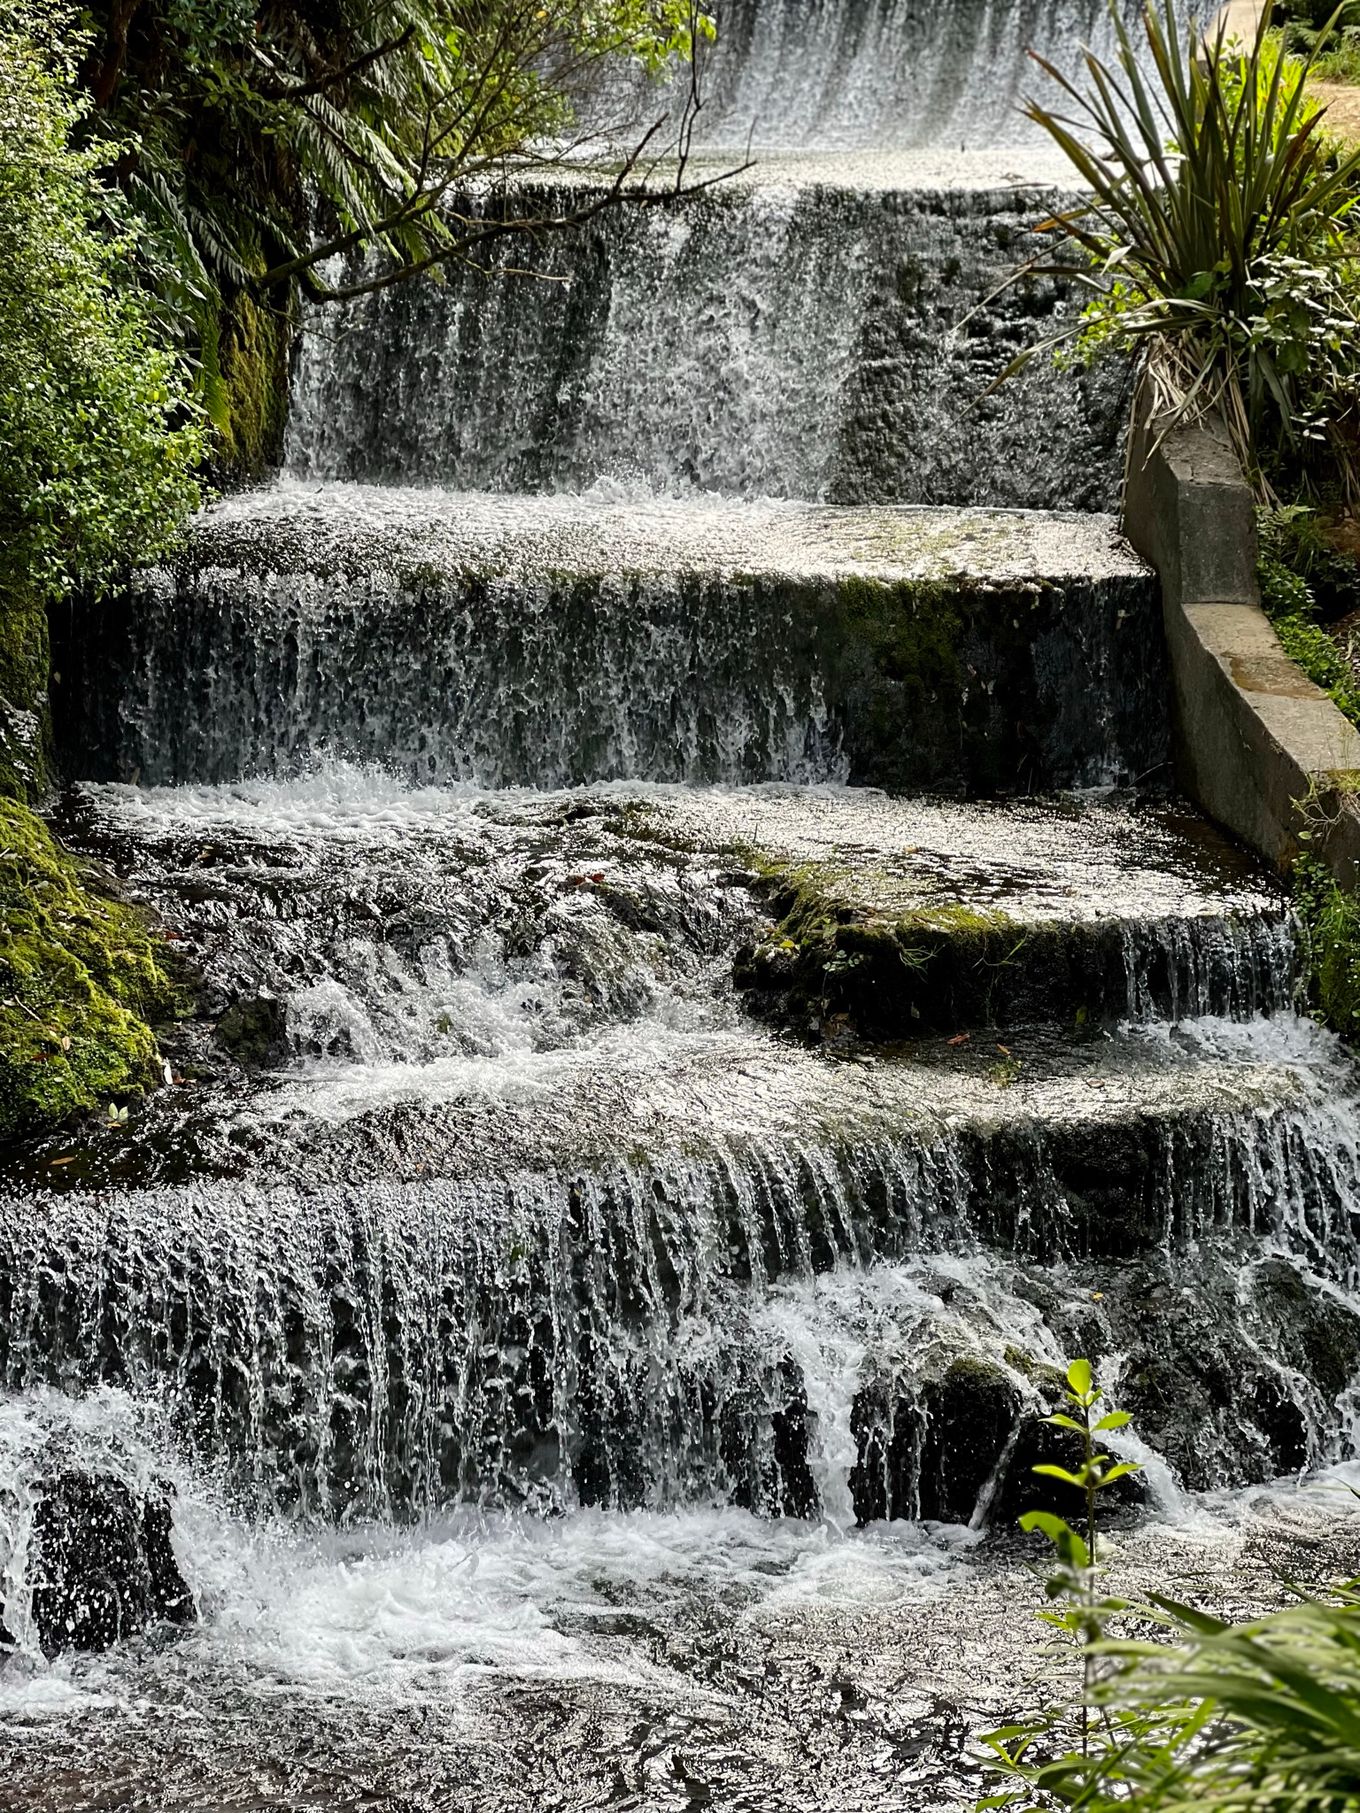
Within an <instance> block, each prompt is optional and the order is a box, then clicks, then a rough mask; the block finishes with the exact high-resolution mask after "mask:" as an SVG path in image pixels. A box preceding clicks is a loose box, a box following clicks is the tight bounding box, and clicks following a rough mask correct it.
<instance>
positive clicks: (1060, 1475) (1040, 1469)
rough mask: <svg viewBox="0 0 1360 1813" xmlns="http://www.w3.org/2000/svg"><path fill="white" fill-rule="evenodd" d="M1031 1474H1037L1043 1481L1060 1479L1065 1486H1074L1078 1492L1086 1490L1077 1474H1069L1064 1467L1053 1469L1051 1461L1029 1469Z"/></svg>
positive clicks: (1082, 1480) (1083, 1481)
mask: <svg viewBox="0 0 1360 1813" xmlns="http://www.w3.org/2000/svg"><path fill="white" fill-rule="evenodd" d="M1030 1472H1031V1473H1038V1474H1040V1475H1041V1476H1042V1477H1043V1478H1044V1479H1060V1480H1061V1481H1062V1482H1063V1484H1064V1485H1065V1486H1075V1487H1076V1488H1077V1490H1078V1491H1079V1492H1084V1491H1085V1490H1086V1481H1085V1480H1084V1479H1082V1478H1081V1477H1080V1475H1079V1474H1076V1473H1069V1472H1068V1470H1067V1468H1066V1467H1055V1466H1054V1465H1053V1464H1052V1462H1051V1461H1045V1462H1044V1463H1043V1464H1042V1465H1041V1466H1037V1467H1031V1468H1030Z"/></svg>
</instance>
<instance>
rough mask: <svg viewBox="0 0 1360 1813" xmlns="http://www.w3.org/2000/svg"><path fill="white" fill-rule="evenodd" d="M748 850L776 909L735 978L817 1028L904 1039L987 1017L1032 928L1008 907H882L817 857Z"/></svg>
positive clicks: (752, 992)
mask: <svg viewBox="0 0 1360 1813" xmlns="http://www.w3.org/2000/svg"><path fill="white" fill-rule="evenodd" d="M752 860H753V861H754V863H755V865H756V867H757V870H758V871H759V872H760V873H762V874H763V875H764V877H765V879H766V882H767V884H768V885H769V887H770V890H771V903H772V906H773V910H774V911H775V913H777V914H778V915H779V923H778V924H777V925H776V927H775V929H774V932H773V933H772V935H771V936H770V937H769V938H767V939H765V940H764V941H763V942H761V943H760V944H757V945H755V946H752V947H750V948H748V949H746V950H743V951H742V952H741V953H739V956H738V959H737V963H736V968H735V981H736V984H737V986H738V987H739V988H741V989H743V990H746V991H747V992H748V994H749V995H751V996H752V997H754V998H756V999H758V996H759V994H760V992H762V991H764V992H765V993H766V994H768V995H769V996H771V997H772V998H773V1000H774V1001H776V1002H777V1004H778V1007H779V1011H780V1012H781V1013H784V1014H787V1015H788V1016H789V1017H790V1018H791V1019H792V1020H793V1021H794V1022H795V1024H800V1025H802V1026H804V1027H805V1028H807V1029H809V1030H813V1031H819V1032H821V1033H822V1034H824V1035H834V1033H835V1031H836V1030H837V1028H840V1027H844V1028H846V1029H847V1030H852V1031H854V1032H856V1033H859V1034H862V1035H864V1036H866V1037H871V1038H873V1037H881V1038H902V1037H905V1036H907V1035H909V1034H911V1033H912V1032H916V1031H921V1030H928V1029H938V1028H942V1027H943V1028H952V1027H954V1026H957V1025H964V1024H976V1023H978V1022H979V1021H985V1020H989V1019H992V1018H994V1017H995V1015H994V1014H993V1013H992V1012H991V1011H990V1009H991V1004H992V1002H993V999H994V997H995V996H996V992H997V987H998V984H999V983H1000V982H1001V980H1002V975H1003V972H1004V971H1005V970H1006V969H1007V968H1009V967H1011V966H1013V965H1014V964H1015V963H1016V961H1017V960H1018V958H1019V956H1020V954H1021V952H1022V951H1023V950H1024V948H1025V946H1026V944H1027V942H1028V940H1029V936H1030V934H1029V933H1028V932H1027V931H1026V930H1025V928H1023V927H1022V926H1020V925H1018V924H1017V923H1016V922H1015V921H1014V920H1013V919H1011V918H1010V917H1009V916H1008V915H1007V914H1005V913H1002V912H999V911H995V910H990V909H989V910H978V909H975V908H971V907H967V906H964V905H961V904H959V903H957V902H951V901H934V902H923V903H922V904H921V905H920V906H919V907H914V908H911V909H909V910H908V911H905V912H897V913H891V914H885V913H881V912H877V911H875V910H873V909H872V908H869V907H866V906H864V905H863V904H862V903H861V902H860V901H857V900H856V899H855V898H854V895H855V893H856V891H857V889H856V885H855V884H856V878H855V877H853V876H844V877H843V876H841V875H840V874H839V873H838V871H836V870H835V869H834V868H832V867H830V866H828V865H826V864H818V863H806V864H783V863H780V862H777V861H775V860H773V859H770V858H768V857H764V856H762V855H760V853H758V852H755V853H752ZM860 879H862V877H861V878H860ZM753 1004H755V1003H754V1000H753Z"/></svg>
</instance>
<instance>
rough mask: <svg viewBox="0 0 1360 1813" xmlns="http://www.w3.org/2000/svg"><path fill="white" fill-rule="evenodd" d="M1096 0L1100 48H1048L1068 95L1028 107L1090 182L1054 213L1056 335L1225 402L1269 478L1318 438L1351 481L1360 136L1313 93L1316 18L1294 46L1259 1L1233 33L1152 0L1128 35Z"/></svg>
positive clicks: (1258, 468) (1186, 396) (1359, 475)
mask: <svg viewBox="0 0 1360 1813" xmlns="http://www.w3.org/2000/svg"><path fill="white" fill-rule="evenodd" d="M1110 10H1111V13H1112V16H1113V18H1114V22H1115V28H1116V32H1117V36H1118V45H1119V49H1118V53H1117V56H1116V58H1115V60H1114V62H1113V64H1105V63H1103V62H1102V61H1101V60H1100V59H1099V58H1098V57H1096V56H1095V55H1094V54H1092V53H1090V52H1087V53H1086V55H1085V58H1084V67H1083V69H1082V71H1081V72H1080V74H1070V73H1068V72H1066V71H1063V70H1059V69H1058V68H1056V67H1055V66H1054V65H1052V64H1050V63H1047V62H1042V67H1043V68H1044V69H1045V70H1046V72H1047V73H1048V75H1049V77H1050V78H1051V79H1052V80H1053V81H1054V82H1055V83H1056V84H1057V86H1058V88H1059V90H1060V92H1061V94H1062V96H1063V100H1062V102H1060V103H1059V104H1057V105H1056V106H1051V107H1050V106H1046V105H1043V104H1041V103H1040V102H1037V101H1036V102H1033V103H1031V105H1030V107H1029V110H1028V111H1029V115H1030V117H1031V119H1033V120H1035V121H1036V122H1037V123H1038V124H1039V125H1040V126H1042V127H1043V128H1044V129H1045V130H1046V131H1047V132H1048V133H1049V135H1050V136H1051V137H1052V138H1053V139H1054V140H1055V141H1056V143H1057V144H1058V145H1060V146H1061V147H1062V149H1063V150H1064V151H1065V152H1066V153H1067V155H1068V157H1069V159H1070V160H1071V162H1072V164H1073V166H1074V168H1075V170H1076V172H1077V174H1078V176H1079V177H1080V178H1081V181H1082V183H1083V184H1084V186H1085V187H1086V188H1087V189H1088V191H1089V192H1090V196H1091V200H1090V201H1089V202H1087V203H1084V204H1082V205H1081V206H1080V207H1078V208H1075V209H1072V210H1070V211H1069V212H1067V213H1066V214H1064V215H1062V216H1060V217H1058V218H1057V219H1055V220H1053V221H1051V222H1050V223H1048V224H1049V228H1050V230H1051V231H1053V232H1054V233H1056V234H1059V235H1062V236H1064V237H1066V238H1067V239H1068V240H1070V241H1072V242H1074V243H1075V244H1076V245H1077V246H1079V247H1080V248H1081V249H1082V250H1083V251H1084V252H1085V253H1086V254H1087V255H1088V257H1089V259H1090V266H1091V268H1090V275H1089V277H1088V278H1087V279H1086V280H1087V281H1088V282H1089V284H1090V287H1091V289H1092V291H1093V300H1092V302H1091V303H1090V306H1089V308H1088V311H1087V314H1086V317H1085V321H1084V323H1083V324H1082V325H1081V326H1080V327H1078V328H1074V329H1069V330H1067V331H1066V334H1065V336H1064V337H1071V336H1075V337H1077V338H1079V339H1080V341H1081V342H1082V343H1083V344H1084V345H1085V346H1086V348H1087V349H1088V350H1094V349H1096V348H1098V347H1101V346H1104V345H1108V344H1111V343H1114V344H1117V345H1120V346H1123V347H1126V348H1133V349H1136V350H1138V351H1141V352H1143V353H1145V354H1146V355H1147V362H1148V368H1149V370H1150V373H1151V376H1152V380H1153V384H1154V392H1155V395H1156V397H1157V400H1158V402H1159V404H1160V405H1161V406H1162V407H1164V408H1168V409H1170V410H1172V411H1173V412H1174V413H1176V414H1178V415H1193V414H1196V413H1198V412H1201V411H1205V410H1218V411H1220V412H1221V413H1222V414H1223V415H1224V416H1225V418H1226V420H1227V423H1228V426H1229V429H1230V431H1231V433H1232V434H1233V436H1234V439H1235V441H1236V443H1237V446H1238V450H1239V452H1240V453H1241V454H1242V457H1243V459H1244V461H1245V463H1246V464H1247V466H1248V468H1249V470H1250V471H1251V472H1252V473H1253V474H1254V475H1255V476H1257V477H1258V478H1259V479H1260V482H1261V486H1262V489H1263V490H1264V491H1268V490H1269V488H1270V484H1269V476H1268V473H1267V470H1266V469H1267V468H1275V467H1278V466H1280V465H1281V464H1283V465H1285V466H1290V465H1293V466H1301V467H1302V469H1303V471H1304V473H1305V474H1306V473H1307V472H1308V471H1309V470H1311V468H1312V467H1313V466H1314V465H1315V464H1316V463H1317V462H1316V460H1315V458H1314V451H1315V450H1318V449H1320V450H1322V451H1325V454H1326V456H1327V458H1328V459H1329V460H1330V461H1331V462H1333V463H1334V465H1335V467H1336V469H1337V470H1338V471H1339V472H1340V474H1341V477H1342V478H1343V480H1344V481H1345V483H1346V484H1347V486H1348V487H1349V488H1350V489H1351V490H1352V491H1353V492H1357V491H1360V454H1358V452H1357V437H1356V411H1357V403H1358V402H1360V256H1358V255H1357V247H1356V242H1355V230H1354V223H1353V221H1352V218H1351V217H1352V213H1353V210H1354V208H1355V204H1356V200H1357V197H1360V153H1345V152H1343V151H1341V150H1339V149H1338V147H1337V146H1336V145H1335V143H1333V142H1332V141H1331V140H1329V138H1328V136H1327V134H1326V131H1325V115H1324V114H1322V113H1321V112H1320V110H1319V108H1318V107H1317V105H1316V104H1315V103H1314V102H1313V101H1312V100H1311V99H1310V97H1309V91H1308V76H1309V73H1310V70H1311V68H1312V59H1313V58H1314V57H1316V55H1318V54H1319V53H1320V52H1321V51H1322V50H1323V49H1324V48H1325V45H1326V43H1327V41H1328V39H1327V35H1326V33H1325V32H1324V33H1322V34H1320V35H1319V37H1318V38H1317V40H1316V42H1315V47H1314V49H1313V51H1312V52H1311V53H1310V56H1309V57H1308V58H1305V59H1299V58H1295V57H1290V56H1287V55H1285V54H1284V53H1283V51H1282V49H1281V45H1280V40H1279V37H1278V35H1277V34H1272V33H1271V31H1270V30H1269V20H1270V8H1269V7H1266V8H1263V9H1262V13H1263V16H1262V20H1261V24H1260V27H1259V29H1258V31H1257V33H1256V35H1255V37H1254V39H1253V40H1252V42H1251V43H1250V44H1248V45H1246V46H1242V45H1240V44H1238V43H1237V42H1236V41H1235V40H1232V39H1230V38H1229V37H1228V35H1227V26H1226V22H1223V23H1220V25H1219V26H1218V27H1216V28H1214V29H1213V30H1212V31H1211V33H1210V35H1209V37H1208V38H1207V40H1206V39H1204V38H1203V37H1202V22H1201V18H1200V14H1199V13H1198V12H1196V11H1195V10H1194V9H1192V8H1190V7H1189V6H1182V5H1179V4H1178V0H1149V3H1148V4H1147V6H1146V7H1145V9H1144V14H1143V21H1142V27H1141V31H1140V32H1138V33H1137V34H1135V31H1134V30H1133V29H1131V28H1130V26H1129V24H1128V23H1127V21H1126V18H1125V14H1124V9H1123V7H1122V6H1121V5H1119V4H1118V3H1117V0H1111V8H1110ZM1136 37H1141V39H1142V43H1141V45H1140V44H1139V43H1138V42H1137V41H1136ZM1147 72H1150V73H1147ZM1049 344H1050V345H1052V344H1054V343H1053V342H1049Z"/></svg>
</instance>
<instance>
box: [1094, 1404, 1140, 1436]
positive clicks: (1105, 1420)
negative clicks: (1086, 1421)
mask: <svg viewBox="0 0 1360 1813" xmlns="http://www.w3.org/2000/svg"><path fill="white" fill-rule="evenodd" d="M1132 1421H1133V1418H1132V1416H1131V1415H1130V1414H1129V1412H1128V1411H1127V1410H1111V1411H1109V1412H1108V1413H1107V1414H1106V1415H1105V1416H1103V1417H1101V1419H1100V1421H1099V1422H1098V1423H1096V1424H1095V1426H1094V1429H1093V1433H1094V1434H1097V1435H1101V1434H1104V1433H1105V1432H1106V1431H1107V1430H1110V1429H1127V1428H1128V1426H1129V1424H1130V1423H1131V1422H1132Z"/></svg>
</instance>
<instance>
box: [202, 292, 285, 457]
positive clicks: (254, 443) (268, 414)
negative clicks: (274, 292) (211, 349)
mask: <svg viewBox="0 0 1360 1813" xmlns="http://www.w3.org/2000/svg"><path fill="white" fill-rule="evenodd" d="M291 343H292V319H291V314H290V312H289V311H288V309H287V308H286V307H285V306H283V305H281V306H280V307H279V308H278V309H272V308H263V307H261V306H260V304H259V303H257V302H254V301H252V300H251V298H250V297H249V296H245V295H238V296H237V297H235V298H234V299H233V301H232V302H231V304H230V306H229V307H228V308H227V309H226V310H225V311H224V315H223V321H222V327H221V335H220V340H219V345H218V349H217V359H218V366H219V370H218V373H217V378H218V380H219V381H218V383H217V385H216V387H215V395H216V399H217V401H216V406H215V407H214V408H213V411H212V414H213V420H214V425H215V426H216V428H217V431H218V436H219V446H220V460H221V464H222V466H223V467H224V468H225V477H226V478H228V479H230V480H233V481H236V482H244V483H249V482H251V481H253V480H256V479H260V478H263V477H265V476H266V474H267V473H268V472H269V471H270V470H271V469H272V468H273V467H275V466H277V465H278V463H279V460H280V458H281V455H282V451H283V431H284V425H285V422H286V420H287V414H288V355H289V350H290V347H291Z"/></svg>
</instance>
